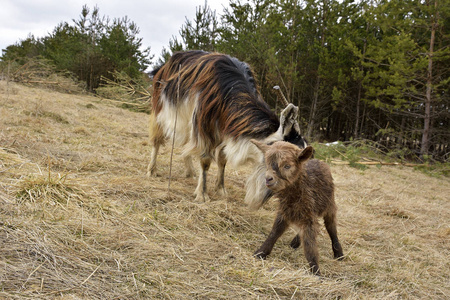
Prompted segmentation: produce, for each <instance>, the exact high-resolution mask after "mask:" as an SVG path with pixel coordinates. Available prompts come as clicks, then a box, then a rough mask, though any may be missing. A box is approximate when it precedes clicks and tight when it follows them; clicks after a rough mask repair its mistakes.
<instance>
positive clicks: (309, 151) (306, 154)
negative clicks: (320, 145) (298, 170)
mask: <svg viewBox="0 0 450 300" xmlns="http://www.w3.org/2000/svg"><path fill="white" fill-rule="evenodd" d="M313 153H314V149H313V147H311V146H308V147H306V148H305V149H303V150H302V152H300V154H299V156H298V162H299V163H302V162H304V161H306V160H308V159H309V158H310V157H311V156H312V155H313Z"/></svg>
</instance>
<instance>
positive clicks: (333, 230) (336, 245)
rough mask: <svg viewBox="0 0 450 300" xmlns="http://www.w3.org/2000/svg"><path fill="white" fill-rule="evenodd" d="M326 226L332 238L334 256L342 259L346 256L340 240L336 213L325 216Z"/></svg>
mask: <svg viewBox="0 0 450 300" xmlns="http://www.w3.org/2000/svg"><path fill="white" fill-rule="evenodd" d="M323 220H324V223H325V228H326V229H327V232H328V235H329V236H330V239H331V245H332V248H333V255H334V258H336V259H339V260H342V259H343V258H344V253H343V251H342V246H341V243H340V242H339V239H338V236H337V226H336V223H337V222H336V213H335V212H333V213H328V214H326V215H325V216H324V217H323Z"/></svg>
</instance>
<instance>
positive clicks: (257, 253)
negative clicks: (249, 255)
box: [253, 251, 267, 260]
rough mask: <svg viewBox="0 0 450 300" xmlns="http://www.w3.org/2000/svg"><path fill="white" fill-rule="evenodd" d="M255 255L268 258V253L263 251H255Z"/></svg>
mask: <svg viewBox="0 0 450 300" xmlns="http://www.w3.org/2000/svg"><path fill="white" fill-rule="evenodd" d="M253 256H254V257H256V258H259V259H263V260H265V259H266V258H267V254H266V253H264V252H263V251H256V252H255V253H253Z"/></svg>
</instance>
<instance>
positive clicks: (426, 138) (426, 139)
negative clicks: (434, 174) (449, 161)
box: [420, 0, 438, 157]
mask: <svg viewBox="0 0 450 300" xmlns="http://www.w3.org/2000/svg"><path fill="white" fill-rule="evenodd" d="M434 7H435V8H437V1H436V0H435V1H434ZM436 14H437V12H436ZM437 19H438V15H436V16H435V17H434V18H432V23H431V38H430V51H429V52H428V72H427V89H426V95H425V115H424V124H423V133H422V143H421V144H422V145H421V148H420V156H421V157H423V156H424V155H427V154H428V149H429V147H430V124H431V92H432V83H433V51H434V40H435V36H436V27H437V25H438V24H437V21H438V20H437Z"/></svg>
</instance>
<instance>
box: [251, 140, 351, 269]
mask: <svg viewBox="0 0 450 300" xmlns="http://www.w3.org/2000/svg"><path fill="white" fill-rule="evenodd" d="M252 142H253V143H254V144H255V145H256V146H257V147H258V148H259V149H260V150H261V151H262V152H263V153H264V160H265V165H266V168H267V171H266V175H265V180H266V186H267V187H268V188H269V189H270V190H272V191H273V192H274V196H275V197H277V198H278V199H279V201H280V202H279V208H278V212H277V216H276V219H275V222H274V224H273V227H272V231H271V232H270V234H269V236H268V238H267V239H266V240H265V242H264V243H263V244H262V246H261V247H259V249H258V250H256V252H255V253H254V255H255V256H256V257H258V258H261V259H265V258H266V257H267V256H268V255H269V254H270V253H271V252H272V248H273V246H274V245H275V242H276V241H277V240H278V238H279V237H280V236H281V235H282V234H283V233H284V232H285V231H286V229H287V228H288V227H289V226H291V227H293V229H294V230H295V231H297V235H296V236H295V238H294V239H293V240H292V242H291V247H293V248H294V249H295V248H298V247H299V246H300V244H301V242H303V249H304V252H305V256H306V259H307V260H308V263H309V266H310V268H311V271H312V272H313V273H314V274H316V275H320V270H319V263H318V261H319V253H318V250H317V245H316V236H317V233H318V230H319V229H318V227H319V223H318V218H319V217H323V219H324V223H325V227H326V229H327V232H328V234H329V236H330V238H331V244H332V249H333V253H334V258H336V259H342V258H343V256H344V254H343V252H342V247H341V244H340V243H339V239H338V236H337V229H336V211H337V207H336V203H335V201H334V185H333V178H332V176H331V171H330V168H329V167H328V165H327V164H326V163H324V162H322V161H320V160H317V159H309V158H310V157H311V156H312V154H313V148H312V147H311V146H308V147H306V148H305V149H299V148H298V147H297V146H295V145H293V144H291V143H286V142H283V141H279V142H275V143H273V144H272V145H267V144H265V143H262V142H259V141H256V140H252Z"/></svg>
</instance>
